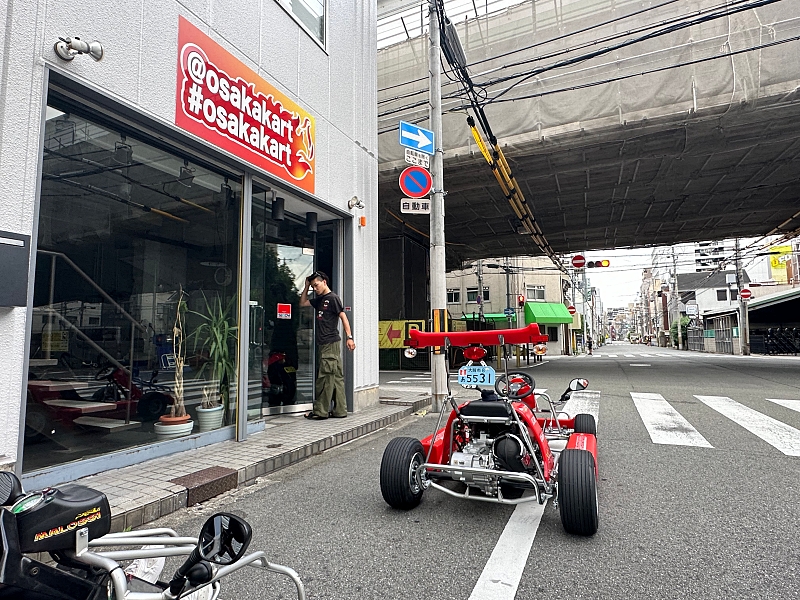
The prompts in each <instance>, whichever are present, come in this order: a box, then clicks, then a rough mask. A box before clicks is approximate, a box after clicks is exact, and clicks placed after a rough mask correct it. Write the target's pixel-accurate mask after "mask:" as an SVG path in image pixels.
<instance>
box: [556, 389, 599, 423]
mask: <svg viewBox="0 0 800 600" xmlns="http://www.w3.org/2000/svg"><path fill="white" fill-rule="evenodd" d="M561 412H565V413H567V414H568V415H569V416H571V417H574V416H575V415H579V414H582V413H588V414H590V415H593V416H594V422H595V423H599V422H600V392H599V391H598V390H578V391H576V392H572V395H570V397H569V400H568V401H567V403H566V404H565V405H564V408H562V409H561Z"/></svg>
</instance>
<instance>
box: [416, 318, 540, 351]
mask: <svg viewBox="0 0 800 600" xmlns="http://www.w3.org/2000/svg"><path fill="white" fill-rule="evenodd" d="M408 335H409V336H410V338H411V339H408V340H406V346H412V347H414V348H425V347H428V346H444V345H445V338H446V339H447V340H449V342H450V345H451V346H470V345H472V344H481V345H483V346H498V345H499V344H500V336H503V342H502V343H504V344H538V343H539V342H546V341H547V340H549V339H550V338H549V337H548V336H546V335H542V333H541V332H540V331H539V326H538V325H537V324H536V323H531V324H530V325H528V326H527V327H522V328H520V329H494V330H489V331H419V330H417V329H412V330H411V331H409V332H408Z"/></svg>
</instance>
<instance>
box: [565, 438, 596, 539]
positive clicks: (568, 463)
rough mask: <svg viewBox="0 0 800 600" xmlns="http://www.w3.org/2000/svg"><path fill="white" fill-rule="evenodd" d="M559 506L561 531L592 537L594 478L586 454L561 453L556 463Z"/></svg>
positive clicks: (591, 465)
mask: <svg viewBox="0 0 800 600" xmlns="http://www.w3.org/2000/svg"><path fill="white" fill-rule="evenodd" d="M558 506H559V512H560V513H561V524H562V525H563V526H564V531H566V532H567V533H573V534H575V535H587V536H588V535H594V534H595V532H597V526H598V510H597V478H596V476H595V467H594V456H593V455H592V453H591V452H589V451H588V450H577V449H574V448H571V449H567V450H564V451H563V452H562V453H561V458H559V459H558Z"/></svg>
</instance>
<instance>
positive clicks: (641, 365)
mask: <svg viewBox="0 0 800 600" xmlns="http://www.w3.org/2000/svg"><path fill="white" fill-rule="evenodd" d="M630 366H631V367H650V366H652V365H651V364H650V363H631V364H630Z"/></svg>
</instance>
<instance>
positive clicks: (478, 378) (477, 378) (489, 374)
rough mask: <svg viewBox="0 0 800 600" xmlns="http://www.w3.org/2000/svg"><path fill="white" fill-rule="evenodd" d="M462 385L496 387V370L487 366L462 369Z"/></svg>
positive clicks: (460, 376)
mask: <svg viewBox="0 0 800 600" xmlns="http://www.w3.org/2000/svg"><path fill="white" fill-rule="evenodd" d="M458 383H459V384H461V385H494V369H493V368H492V367H485V366H469V367H461V368H460V369H459V370H458Z"/></svg>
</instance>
